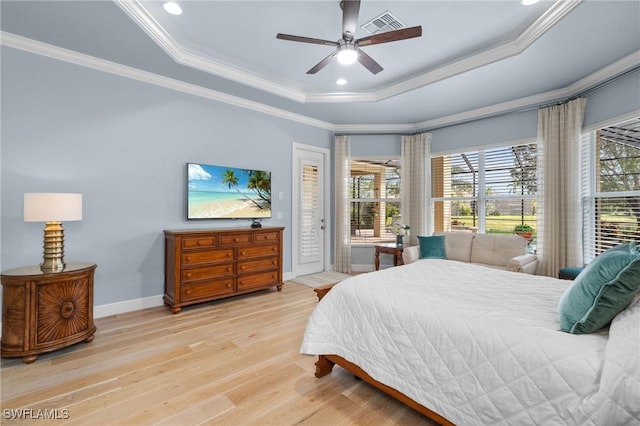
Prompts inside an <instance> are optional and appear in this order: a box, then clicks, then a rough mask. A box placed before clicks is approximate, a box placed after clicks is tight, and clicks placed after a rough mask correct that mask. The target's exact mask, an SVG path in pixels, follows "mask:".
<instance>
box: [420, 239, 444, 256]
mask: <svg viewBox="0 0 640 426" xmlns="http://www.w3.org/2000/svg"><path fill="white" fill-rule="evenodd" d="M418 242H419V243H420V259H446V258H447V253H446V251H445V248H444V235H434V236H432V237H421V236H418Z"/></svg>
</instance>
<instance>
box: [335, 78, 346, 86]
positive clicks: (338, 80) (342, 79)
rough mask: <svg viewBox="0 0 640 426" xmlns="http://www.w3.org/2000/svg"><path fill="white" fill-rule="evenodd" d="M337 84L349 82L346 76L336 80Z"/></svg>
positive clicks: (341, 84) (342, 84)
mask: <svg viewBox="0 0 640 426" xmlns="http://www.w3.org/2000/svg"><path fill="white" fill-rule="evenodd" d="M336 84H337V85H338V86H344V85H345V84H347V80H345V79H344V78H339V79H337V80H336Z"/></svg>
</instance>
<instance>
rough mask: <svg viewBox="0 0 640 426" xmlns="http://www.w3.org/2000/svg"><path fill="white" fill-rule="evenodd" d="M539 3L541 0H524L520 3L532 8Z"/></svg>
mask: <svg viewBox="0 0 640 426" xmlns="http://www.w3.org/2000/svg"><path fill="white" fill-rule="evenodd" d="M539 1H540V0H522V1H521V2H520V3H522V4H523V5H524V6H531V5H532V4H536V3H538V2H539Z"/></svg>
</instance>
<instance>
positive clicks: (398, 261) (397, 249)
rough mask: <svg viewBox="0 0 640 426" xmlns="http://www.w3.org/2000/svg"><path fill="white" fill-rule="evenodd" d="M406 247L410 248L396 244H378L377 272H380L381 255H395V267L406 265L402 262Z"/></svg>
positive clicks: (376, 256)
mask: <svg viewBox="0 0 640 426" xmlns="http://www.w3.org/2000/svg"><path fill="white" fill-rule="evenodd" d="M405 247H408V246H405V245H404V244H396V243H385V244H376V246H375V249H376V254H375V259H374V264H375V266H376V271H378V270H380V253H386V254H391V255H393V266H400V265H404V261H403V260H402V252H403V251H404V248H405Z"/></svg>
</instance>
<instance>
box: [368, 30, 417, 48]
mask: <svg viewBox="0 0 640 426" xmlns="http://www.w3.org/2000/svg"><path fill="white" fill-rule="evenodd" d="M420 36H422V26H421V25H418V26H417V27H410V28H403V29H401V30H395V31H388V32H386V33H380V34H374V35H372V36H369V37H362V38H360V39H358V40H356V44H357V45H358V46H371V45H373V44H382V43H389V42H392V41H399V40H406V39H408V38H414V37H420Z"/></svg>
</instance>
